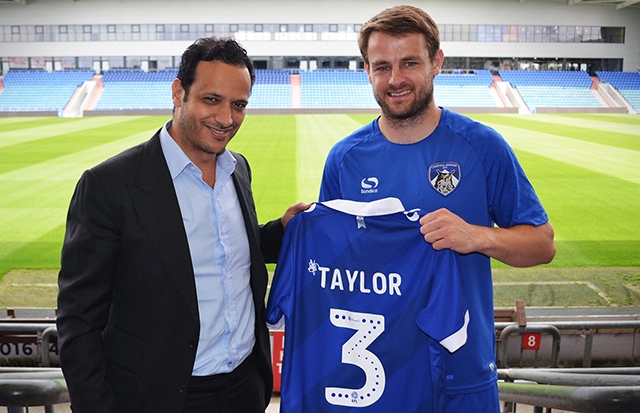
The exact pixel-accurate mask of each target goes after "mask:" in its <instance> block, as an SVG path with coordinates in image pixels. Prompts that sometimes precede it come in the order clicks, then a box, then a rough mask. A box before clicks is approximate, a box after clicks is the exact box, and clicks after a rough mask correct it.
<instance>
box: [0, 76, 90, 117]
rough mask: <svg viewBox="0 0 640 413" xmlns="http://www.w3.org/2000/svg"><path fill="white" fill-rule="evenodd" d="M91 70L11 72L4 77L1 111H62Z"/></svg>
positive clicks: (0, 99)
mask: <svg viewBox="0 0 640 413" xmlns="http://www.w3.org/2000/svg"><path fill="white" fill-rule="evenodd" d="M94 75H95V72H94V71H93V70H64V71H57V72H46V71H44V70H10V71H9V72H8V73H7V74H6V75H5V76H4V77H3V78H2V83H3V85H4V90H3V91H2V93H0V111H61V110H63V109H64V107H65V106H66V105H67V103H68V102H69V100H70V99H71V97H72V96H73V94H74V92H75V91H76V89H77V88H78V86H80V85H82V83H83V82H85V81H87V80H91V78H92V77H93V76H94Z"/></svg>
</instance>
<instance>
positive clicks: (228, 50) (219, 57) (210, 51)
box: [178, 37, 256, 100]
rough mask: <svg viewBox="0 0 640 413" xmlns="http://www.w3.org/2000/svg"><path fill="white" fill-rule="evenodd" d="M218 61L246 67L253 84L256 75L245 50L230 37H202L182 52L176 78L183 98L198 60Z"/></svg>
mask: <svg viewBox="0 0 640 413" xmlns="http://www.w3.org/2000/svg"><path fill="white" fill-rule="evenodd" d="M212 61H219V62H223V63H226V64H229V65H233V66H239V67H246V68H247V69H248V70H249V75H250V76H251V86H253V84H254V82H255V80H256V75H255V72H254V69H253V62H252V61H251V59H250V58H249V56H247V51H246V50H245V49H244V48H243V47H242V46H240V44H238V42H236V41H235V40H234V39H231V38H225V37H223V38H217V37H203V38H200V39H198V40H196V41H195V42H193V44H192V45H191V46H189V47H187V49H186V50H185V51H184V53H182V59H181V61H180V69H179V70H178V79H180V82H181V83H182V88H183V89H184V100H186V99H187V95H188V94H189V89H190V88H191V85H192V84H193V82H194V81H195V77H196V67H197V66H198V63H200V62H212Z"/></svg>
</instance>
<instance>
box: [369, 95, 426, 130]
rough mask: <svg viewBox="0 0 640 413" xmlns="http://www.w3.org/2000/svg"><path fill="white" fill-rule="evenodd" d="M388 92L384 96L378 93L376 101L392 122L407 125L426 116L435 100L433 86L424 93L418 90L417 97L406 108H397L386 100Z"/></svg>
mask: <svg viewBox="0 0 640 413" xmlns="http://www.w3.org/2000/svg"><path fill="white" fill-rule="evenodd" d="M385 97H386V93H385V94H384V95H383V96H378V95H376V96H375V98H376V101H377V102H378V105H380V109H382V114H383V115H384V117H385V118H386V119H387V120H388V121H389V123H391V124H396V125H407V124H411V123H413V122H416V121H418V120H419V119H422V118H424V117H425V116H426V114H427V110H428V109H429V105H430V104H431V102H432V100H433V88H431V89H430V90H426V91H424V92H423V93H420V92H419V91H418V92H416V99H415V100H414V101H413V102H412V103H411V104H410V105H409V106H408V107H406V108H404V109H401V110H395V109H394V108H393V107H392V106H391V105H388V104H387V102H386V101H385V99H384V98H385Z"/></svg>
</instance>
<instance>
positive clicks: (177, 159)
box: [160, 121, 237, 179]
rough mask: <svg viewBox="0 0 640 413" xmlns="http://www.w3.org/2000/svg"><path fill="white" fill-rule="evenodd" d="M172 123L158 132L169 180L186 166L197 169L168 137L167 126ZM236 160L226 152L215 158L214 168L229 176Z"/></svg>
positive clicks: (166, 124)
mask: <svg viewBox="0 0 640 413" xmlns="http://www.w3.org/2000/svg"><path fill="white" fill-rule="evenodd" d="M171 122H172V121H168V122H167V123H165V125H164V126H163V127H162V129H161V130H160V146H161V147H162V152H163V153H164V157H165V159H166V161H167V166H168V167H169V172H170V173H171V179H175V178H176V177H177V176H178V175H180V173H181V172H182V171H183V170H184V169H185V168H186V167H188V166H191V165H193V166H194V167H195V168H198V167H197V166H196V165H195V164H194V163H193V162H191V160H190V159H189V157H188V156H187V155H186V154H185V153H184V151H183V150H182V148H181V147H180V145H178V143H177V142H176V141H174V140H173V138H172V137H171V135H169V130H168V129H169V126H171ZM236 163H237V160H236V158H234V156H233V155H232V154H231V152H230V151H228V150H226V149H225V151H224V152H223V153H222V154H220V155H218V156H217V157H216V166H217V168H218V169H220V170H221V171H222V172H224V173H225V174H227V175H231V174H232V173H233V171H234V170H235V167H236Z"/></svg>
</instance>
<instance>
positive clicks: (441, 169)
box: [429, 162, 462, 196]
mask: <svg viewBox="0 0 640 413" xmlns="http://www.w3.org/2000/svg"><path fill="white" fill-rule="evenodd" d="M461 177H462V174H461V171H460V164H459V163H457V162H436V163H434V164H431V166H429V183H431V187H432V188H433V189H435V190H436V191H438V192H439V193H441V194H442V195H444V196H447V195H449V194H450V193H452V192H453V191H454V190H455V189H456V188H457V187H458V184H460V179H461Z"/></svg>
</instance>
